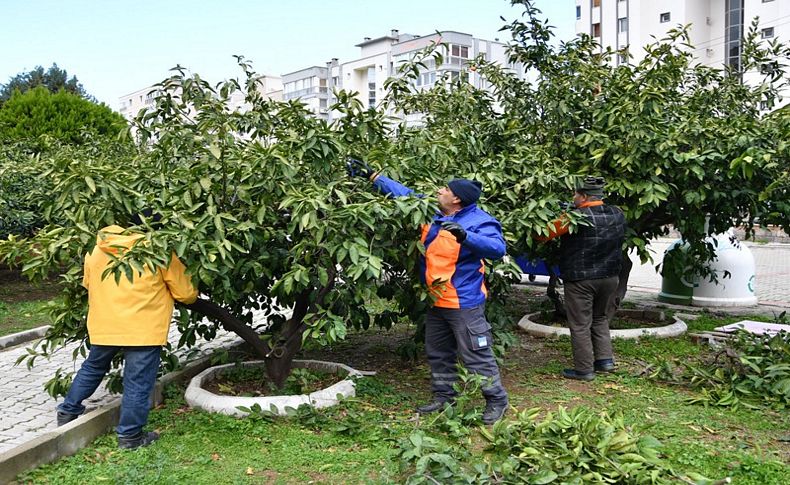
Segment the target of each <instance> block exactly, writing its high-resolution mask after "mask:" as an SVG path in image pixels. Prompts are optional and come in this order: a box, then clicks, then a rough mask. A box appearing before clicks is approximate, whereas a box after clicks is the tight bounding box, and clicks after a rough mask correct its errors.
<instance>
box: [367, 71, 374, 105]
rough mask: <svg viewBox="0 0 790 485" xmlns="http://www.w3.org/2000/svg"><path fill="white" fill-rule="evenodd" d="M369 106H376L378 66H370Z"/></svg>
mask: <svg viewBox="0 0 790 485" xmlns="http://www.w3.org/2000/svg"><path fill="white" fill-rule="evenodd" d="M368 107H370V108H375V107H376V68H375V67H369V68H368Z"/></svg>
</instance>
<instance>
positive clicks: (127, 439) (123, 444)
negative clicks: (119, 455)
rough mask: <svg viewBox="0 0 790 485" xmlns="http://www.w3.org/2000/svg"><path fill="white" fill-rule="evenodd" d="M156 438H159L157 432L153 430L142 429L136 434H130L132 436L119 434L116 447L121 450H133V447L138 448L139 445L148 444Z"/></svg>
mask: <svg viewBox="0 0 790 485" xmlns="http://www.w3.org/2000/svg"><path fill="white" fill-rule="evenodd" d="M158 439H159V433H156V432H154V431H149V432H148V433H143V432H142V431H140V432H139V433H137V434H136V435H132V436H119V437H118V448H121V449H123V450H133V449H135V448H140V447H141V446H148V445H150V444H151V443H153V442H154V441H156V440H158Z"/></svg>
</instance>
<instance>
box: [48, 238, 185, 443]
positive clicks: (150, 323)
mask: <svg viewBox="0 0 790 485" xmlns="http://www.w3.org/2000/svg"><path fill="white" fill-rule="evenodd" d="M142 237H143V236H142V235H141V234H128V233H126V231H125V229H124V228H122V227H120V226H109V227H105V228H104V229H102V230H100V231H99V234H98V236H97V238H96V246H95V247H94V249H93V251H92V252H91V253H90V254H88V255H87V256H86V258H85V270H84V275H83V280H82V285H83V286H84V287H85V288H86V289H87V290H88V336H89V338H90V344H91V348H90V353H89V354H88V358H87V359H86V360H85V362H83V364H82V367H81V368H80V370H79V372H77V376H76V377H75V378H74V382H73V383H72V385H71V388H70V389H69V392H68V394H67V395H66V399H65V400H64V401H63V403H62V404H60V405H59V406H58V413H57V422H58V426H61V425H64V424H66V423H68V422H69V421H72V420H74V419H76V418H77V417H79V415H81V414H82V413H84V412H85V406H83V405H82V401H83V400H84V399H87V398H88V397H90V396H91V395H92V394H93V393H94V391H96V388H97V387H98V386H99V384H100V383H101V381H102V379H103V378H104V376H105V375H106V374H107V372H109V370H110V364H111V363H112V359H113V357H114V356H115V354H116V353H118V352H123V354H124V369H123V397H122V399H121V417H120V419H119V421H118V427H117V432H118V446H119V447H120V448H137V447H140V446H147V445H149V444H151V443H152V442H153V441H155V440H156V439H158V438H159V435H158V434H157V433H154V432H148V433H143V426H144V425H145V424H146V422H147V421H148V411H149V409H150V396H151V391H152V390H153V388H154V384H155V382H156V373H157V371H158V369H159V354H160V351H161V348H162V345H164V344H165V343H167V333H168V330H169V327H170V320H171V319H172V316H173V305H174V300H178V301H180V302H182V303H187V304H189V303H193V302H194V301H195V300H196V299H197V290H196V289H195V287H194V286H193V285H192V281H191V280H190V278H189V276H187V274H186V272H185V270H186V268H185V267H184V265H183V264H182V263H181V261H179V259H178V258H177V257H176V255H175V254H174V255H173V256H172V258H171V260H170V264H169V266H168V267H167V269H158V270H156V271H150V270H148V271H145V272H143V273H137V272H135V274H134V278H133V281H131V282H130V281H129V280H128V279H127V278H126V277H125V276H121V278H120V280H119V281H118V282H117V283H116V281H115V278H114V277H113V275H112V274H110V275H108V276H107V277H106V278H103V277H102V274H103V273H104V270H105V269H106V268H107V266H108V264H109V263H110V262H111V261H112V260H113V258H119V257H122V256H123V254H124V253H125V252H126V251H127V250H128V249H129V248H131V247H132V246H133V245H134V244H136V243H137V242H138V241H139V240H140V239H141V238H142Z"/></svg>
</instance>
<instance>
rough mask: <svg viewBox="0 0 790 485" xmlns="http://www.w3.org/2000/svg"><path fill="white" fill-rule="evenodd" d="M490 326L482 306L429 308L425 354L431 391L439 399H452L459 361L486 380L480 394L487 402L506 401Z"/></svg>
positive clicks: (426, 318)
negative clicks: (429, 374) (429, 370)
mask: <svg viewBox="0 0 790 485" xmlns="http://www.w3.org/2000/svg"><path fill="white" fill-rule="evenodd" d="M492 344H493V342H492V338H491V325H489V324H488V321H487V320H486V318H485V305H480V306H478V307H475V308H436V307H434V308H431V309H430V310H428V313H427V314H426V316H425V352H426V354H427V355H428V363H429V364H430V366H431V389H432V390H433V393H434V394H435V395H436V397H437V398H439V399H449V398H452V397H454V396H455V394H456V391H455V390H454V389H453V384H454V383H455V382H456V381H457V380H458V375H457V367H456V364H457V362H458V358H459V357H460V358H461V361H462V362H463V364H464V367H466V369H467V370H468V371H469V372H471V373H473V374H478V375H481V376H483V377H485V378H487V379H485V382H484V383H483V387H482V391H483V396H485V398H486V400H490V401H493V402H504V401H507V392H506V391H505V388H504V387H502V382H501V380H500V377H499V367H498V366H497V364H496V359H495V358H494V352H493V351H492V350H491V346H492Z"/></svg>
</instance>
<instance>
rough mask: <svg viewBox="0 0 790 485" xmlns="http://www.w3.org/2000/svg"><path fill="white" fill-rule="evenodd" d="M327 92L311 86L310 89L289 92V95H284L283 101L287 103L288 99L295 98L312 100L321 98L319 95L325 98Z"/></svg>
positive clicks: (324, 89) (323, 88)
mask: <svg viewBox="0 0 790 485" xmlns="http://www.w3.org/2000/svg"><path fill="white" fill-rule="evenodd" d="M328 92H329V91H328V89H327V88H326V87H319V86H313V87H310V88H305V89H299V90H296V91H291V92H290V93H284V94H283V99H285V100H286V101H288V100H289V99H296V98H312V97H314V96H321V95H323V96H326V94H327V93H328Z"/></svg>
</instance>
